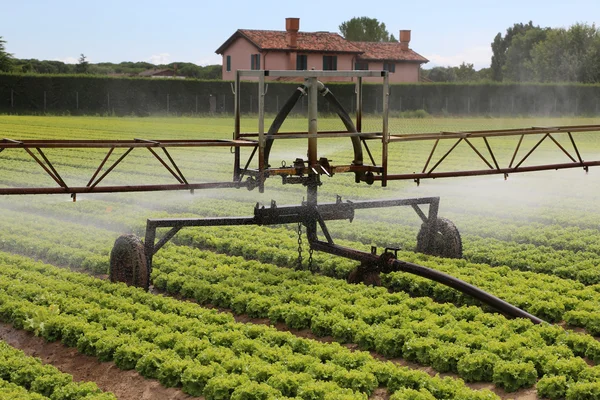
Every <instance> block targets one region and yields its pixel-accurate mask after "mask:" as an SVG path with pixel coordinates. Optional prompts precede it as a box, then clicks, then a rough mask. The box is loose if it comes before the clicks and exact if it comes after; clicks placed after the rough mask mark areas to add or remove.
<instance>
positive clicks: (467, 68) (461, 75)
mask: <svg viewBox="0 0 600 400" xmlns="http://www.w3.org/2000/svg"><path fill="white" fill-rule="evenodd" d="M454 73H455V75H456V80H457V81H458V82H473V81H476V80H478V79H477V71H475V68H473V64H467V63H465V62H463V63H462V64H460V65H459V66H458V67H455V68H454Z"/></svg>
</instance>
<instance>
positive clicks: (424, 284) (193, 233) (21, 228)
mask: <svg viewBox="0 0 600 400" xmlns="http://www.w3.org/2000/svg"><path fill="white" fill-rule="evenodd" d="M21 218H24V219H23V221H28V218H30V219H32V218H35V220H36V225H37V226H36V228H35V230H31V228H29V227H30V226H31V225H30V224H21V223H19V220H20V219H21ZM5 221H6V223H5V225H6V230H5V233H3V236H2V240H1V241H0V245H1V246H2V248H3V249H6V250H10V251H13V252H18V253H21V254H26V255H31V256H34V257H37V258H41V259H44V260H45V261H48V262H53V263H57V264H60V265H70V266H83V267H86V268H87V269H90V270H92V271H94V272H105V271H106V265H107V262H108V257H107V252H108V251H109V249H110V245H111V244H112V237H113V236H116V235H115V234H113V233H111V232H110V231H103V230H100V229H98V228H94V230H93V231H91V232H88V231H86V232H82V234H81V235H71V234H70V231H74V230H77V229H78V228H79V227H78V226H77V224H73V223H66V222H62V223H61V224H54V225H56V226H54V225H53V221H55V220H53V219H45V218H42V217H26V216H24V215H23V214H21V213H18V214H16V213H15V215H13V216H7V217H6V220H5ZM88 234H89V237H88ZM253 235H257V236H260V238H261V240H260V242H252V241H248V237H251V236H253ZM102 238H104V240H100V239H102ZM296 239H297V238H296V237H295V234H294V233H293V232H292V231H291V230H288V229H286V228H283V227H282V228H270V227H254V228H252V229H243V228H221V229H219V230H218V232H217V231H215V230H208V229H206V230H192V229H190V230H185V231H183V232H181V233H180V234H179V236H178V237H177V239H176V240H177V242H179V243H183V244H189V245H193V246H200V247H208V248H210V249H213V250H217V251H219V252H222V253H227V254H234V255H241V256H244V257H245V258H248V259H257V260H259V261H262V262H266V263H275V264H277V265H280V266H287V267H289V266H293V265H294V264H295V261H296V258H297V249H296V247H297V241H296ZM346 244H348V245H351V246H356V243H346ZM159 254H160V253H159ZM305 256H306V254H305ZM401 257H402V258H403V259H406V260H407V261H413V262H416V263H419V264H423V265H425V266H428V267H431V268H434V269H439V270H442V271H444V272H446V273H449V274H452V275H454V276H457V277H459V278H461V279H464V280H465V281H467V282H469V283H472V284H475V285H477V286H480V287H482V288H483V289H484V290H487V291H490V292H492V293H494V294H496V295H497V296H499V297H502V298H503V299H505V300H507V301H509V302H512V303H514V304H515V305H517V306H519V307H521V308H524V309H525V310H527V311H529V312H531V313H533V314H535V315H538V316H539V317H541V318H543V319H547V320H549V321H560V320H563V319H564V320H566V321H567V322H568V323H570V324H572V325H574V326H579V327H583V328H586V329H587V330H588V332H589V333H590V334H593V335H599V334H600V317H599V316H598V315H597V313H596V310H597V309H598V308H599V307H600V290H599V289H600V287H599V286H598V285H594V286H588V287H584V286H583V285H582V284H580V283H578V282H574V281H570V280H565V279H560V278H556V277H552V276H547V275H544V274H539V273H533V272H519V271H511V270H510V269H508V268H507V267H496V268H493V267H489V266H486V265H483V264H474V263H468V262H466V261H465V260H444V261H441V260H437V259H435V258H433V257H428V256H424V255H420V254H414V253H410V252H402V253H401ZM305 258H306V257H305ZM315 265H317V266H318V267H319V268H320V269H321V270H322V271H323V272H324V273H326V274H329V275H334V276H338V277H345V276H346V275H347V274H348V272H349V271H350V270H351V269H352V268H354V267H355V266H356V265H355V263H354V262H351V261H348V260H344V259H338V258H332V257H327V256H324V255H322V254H315ZM384 283H385V284H386V286H387V287H388V288H390V289H393V290H397V291H407V292H409V293H412V294H414V295H419V296H432V297H433V298H435V299H436V300H438V301H450V302H454V303H457V304H474V301H473V299H472V298H470V297H469V296H465V295H462V294H461V293H459V292H457V291H455V290H453V289H450V288H447V287H445V286H442V285H440V284H437V283H435V282H431V281H429V280H426V279H423V278H419V277H415V276H412V275H409V274H405V273H392V274H389V275H388V276H384Z"/></svg>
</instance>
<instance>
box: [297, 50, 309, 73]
mask: <svg viewBox="0 0 600 400" xmlns="http://www.w3.org/2000/svg"><path fill="white" fill-rule="evenodd" d="M307 69H308V56H307V55H306V54H298V55H297V56H296V70H297V71H306V70H307Z"/></svg>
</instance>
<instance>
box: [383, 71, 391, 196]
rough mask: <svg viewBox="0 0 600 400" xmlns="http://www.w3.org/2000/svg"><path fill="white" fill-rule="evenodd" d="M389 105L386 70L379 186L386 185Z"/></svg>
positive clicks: (388, 84)
mask: <svg viewBox="0 0 600 400" xmlns="http://www.w3.org/2000/svg"><path fill="white" fill-rule="evenodd" d="M389 105H390V77H389V74H388V72H387V71H386V72H385V75H384V76H383V126H382V140H383V142H382V146H381V168H382V170H383V172H382V174H381V186H383V187H385V186H387V172H388V171H387V163H388V143H389V141H390V133H389V130H388V129H389V121H388V114H389Z"/></svg>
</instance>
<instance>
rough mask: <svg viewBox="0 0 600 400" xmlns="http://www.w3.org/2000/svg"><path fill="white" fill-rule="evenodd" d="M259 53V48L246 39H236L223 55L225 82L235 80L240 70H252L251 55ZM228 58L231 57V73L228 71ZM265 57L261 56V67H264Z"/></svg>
mask: <svg viewBox="0 0 600 400" xmlns="http://www.w3.org/2000/svg"><path fill="white" fill-rule="evenodd" d="M257 53H259V51H258V48H257V47H256V46H254V45H253V44H252V43H250V41H248V40H247V39H246V38H238V39H236V40H235V41H234V42H233V43H231V45H230V46H229V47H227V49H226V50H225V52H224V53H223V69H222V71H223V72H222V77H223V80H227V81H233V80H235V71H237V70H238V69H250V55H252V54H257ZM227 56H231V71H229V72H228V71H227ZM264 58H265V57H264V55H263V54H261V56H260V67H261V68H262V69H264V68H265V66H264V61H265V60H264Z"/></svg>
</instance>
